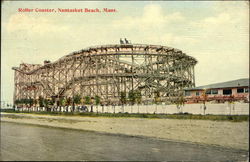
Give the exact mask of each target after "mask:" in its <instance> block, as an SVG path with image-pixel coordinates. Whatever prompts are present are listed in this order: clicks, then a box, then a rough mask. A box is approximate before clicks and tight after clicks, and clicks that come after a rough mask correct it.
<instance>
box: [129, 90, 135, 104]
mask: <svg viewBox="0 0 250 162" xmlns="http://www.w3.org/2000/svg"><path fill="white" fill-rule="evenodd" d="M128 98H129V101H130V103H131V104H132V105H134V104H135V99H136V98H135V93H134V91H133V90H132V91H129V93H128Z"/></svg>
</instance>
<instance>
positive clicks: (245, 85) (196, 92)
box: [185, 78, 249, 103]
mask: <svg viewBox="0 0 250 162" xmlns="http://www.w3.org/2000/svg"><path fill="white" fill-rule="evenodd" d="M185 99H186V101H187V102H188V103H199V102H203V101H215V102H218V103H221V102H226V101H229V102H233V101H244V102H249V78H245V79H238V80H232V81H228V82H222V83H216V84H209V85H205V86H199V87H194V88H187V89H185Z"/></svg>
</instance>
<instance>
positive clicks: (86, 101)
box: [84, 96, 91, 105]
mask: <svg viewBox="0 0 250 162" xmlns="http://www.w3.org/2000/svg"><path fill="white" fill-rule="evenodd" d="M84 99H85V104H87V105H88V104H90V100H91V98H90V97H89V96H85V98H84Z"/></svg>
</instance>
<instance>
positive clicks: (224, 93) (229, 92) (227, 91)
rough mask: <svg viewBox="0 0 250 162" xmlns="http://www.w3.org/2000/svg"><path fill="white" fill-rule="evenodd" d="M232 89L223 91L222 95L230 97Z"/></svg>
mask: <svg viewBox="0 0 250 162" xmlns="http://www.w3.org/2000/svg"><path fill="white" fill-rule="evenodd" d="M231 94H232V89H223V95H231Z"/></svg>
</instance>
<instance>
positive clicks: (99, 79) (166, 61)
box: [12, 44, 197, 104]
mask: <svg viewBox="0 0 250 162" xmlns="http://www.w3.org/2000/svg"><path fill="white" fill-rule="evenodd" d="M196 63H197V61H196V59H194V58H193V57H191V56H188V55H186V54H185V53H183V52H182V51H181V50H178V49H175V48H170V47H166V46H160V45H146V44H115V45H102V46H96V47H90V48H86V49H83V50H80V51H77V52H73V53H71V54H69V55H66V56H64V57H62V58H60V59H59V60H57V61H55V62H50V61H44V64H43V65H42V64H27V63H22V64H20V66H19V67H13V68H12V69H13V70H15V74H14V75H15V76H14V80H15V91H14V101H15V100H20V99H24V98H31V99H38V98H39V97H43V98H56V99H60V98H65V97H73V96H74V95H76V94H78V95H80V96H82V97H84V96H90V97H95V96H99V97H100V98H101V101H102V102H103V103H104V104H120V103H121V101H120V97H121V93H123V94H125V95H126V96H127V95H128V93H129V92H134V91H136V92H139V93H140V94H141V97H142V98H141V102H142V103H148V102H151V101H153V100H154V99H155V95H156V94H157V95H158V97H160V99H161V101H163V102H174V101H175V100H177V99H178V98H180V97H181V96H183V89H184V88H188V87H194V86H195V75H194V66H195V64H196Z"/></svg>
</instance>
